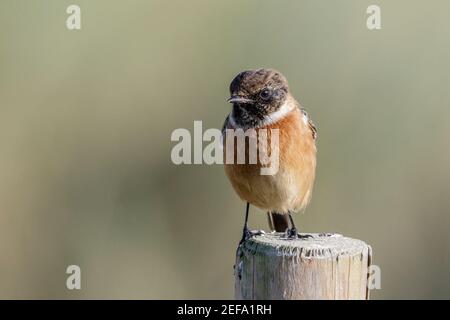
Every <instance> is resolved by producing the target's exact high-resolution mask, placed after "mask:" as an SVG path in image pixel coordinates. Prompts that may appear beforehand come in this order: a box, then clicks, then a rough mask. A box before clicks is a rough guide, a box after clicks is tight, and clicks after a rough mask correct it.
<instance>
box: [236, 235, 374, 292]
mask: <svg viewBox="0 0 450 320" xmlns="http://www.w3.org/2000/svg"><path fill="white" fill-rule="evenodd" d="M310 235H311V238H307V239H295V240H290V239H287V238H286V237H285V236H284V234H282V233H268V234H263V235H258V236H255V237H252V238H250V239H248V240H247V241H245V242H244V243H243V244H242V245H241V246H240V247H239V248H238V250H237V256H236V264H235V298H236V299H332V300H339V299H369V290H368V286H367V277H368V271H369V270H368V268H369V266H370V263H371V256H372V249H371V247H370V246H369V245H367V244H366V243H365V242H363V241H361V240H356V239H351V238H347V237H344V236H342V235H340V234H310Z"/></svg>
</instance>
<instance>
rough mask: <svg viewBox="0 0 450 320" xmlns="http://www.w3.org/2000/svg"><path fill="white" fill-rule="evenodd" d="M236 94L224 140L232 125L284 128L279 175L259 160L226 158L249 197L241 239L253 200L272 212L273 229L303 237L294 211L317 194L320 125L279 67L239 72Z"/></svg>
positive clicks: (239, 188)
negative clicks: (269, 171) (268, 172)
mask: <svg viewBox="0 0 450 320" xmlns="http://www.w3.org/2000/svg"><path fill="white" fill-rule="evenodd" d="M230 94H231V97H230V98H229V99H228V102H230V103H232V105H233V108H232V111H231V113H230V114H229V115H228V117H227V118H226V120H225V123H224V125H223V129H222V139H223V141H224V145H225V144H226V132H227V131H230V129H232V130H236V129H242V130H248V129H254V130H253V131H254V132H256V134H257V135H259V133H260V131H261V129H266V130H273V129H278V133H279V134H278V136H279V144H278V146H279V149H278V152H279V159H278V160H279V169H278V171H277V172H276V173H275V174H274V175H262V174H261V171H260V168H261V166H262V164H261V163H260V162H259V161H258V162H257V163H256V164H255V163H254V164H249V163H247V162H246V163H244V164H239V163H225V164H224V166H225V172H226V175H227V176H228V179H229V180H230V182H231V185H232V186H233V188H234V190H235V191H236V193H237V194H238V195H239V197H240V198H241V199H242V200H244V201H246V202H247V207H246V212H245V223H244V230H243V237H242V240H241V242H242V241H244V240H245V239H247V238H248V237H250V236H251V233H250V231H249V229H248V227H247V222H248V212H249V206H250V204H252V205H254V206H256V207H258V208H260V209H262V210H264V211H266V212H267V213H268V220H269V226H270V229H271V230H272V231H276V232H286V233H287V236H288V237H289V238H301V237H302V236H300V235H299V233H298V231H297V229H296V227H295V224H294V221H293V219H292V216H291V213H293V212H296V211H300V210H303V209H305V207H306V206H307V205H308V202H309V201H310V199H311V193H312V189H313V184H314V178H315V169H316V144H315V140H316V135H317V130H316V127H315V126H314V124H313V122H312V121H311V119H310V118H309V116H308V114H307V113H306V111H305V110H304V109H303V108H302V107H301V106H300V104H299V103H298V102H297V101H296V100H295V98H294V97H293V96H292V95H291V93H290V91H289V87H288V82H287V80H286V78H285V77H284V76H283V75H282V74H281V73H280V72H278V71H276V70H274V69H258V70H248V71H243V72H241V73H239V74H238V75H237V76H236V77H235V78H234V79H233V81H232V82H231V84H230ZM256 139H258V137H257V138H256ZM257 146H259V144H258V145H257ZM224 149H225V148H224ZM224 154H226V151H225V152H224ZM247 158H248V151H247V150H246V159H247Z"/></svg>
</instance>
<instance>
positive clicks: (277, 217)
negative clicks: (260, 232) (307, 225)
mask: <svg viewBox="0 0 450 320" xmlns="http://www.w3.org/2000/svg"><path fill="white" fill-rule="evenodd" d="M267 218H268V220H269V228H270V230H272V231H276V232H285V231H286V229H288V228H290V227H289V225H290V223H289V215H287V214H281V213H275V212H268V213H267Z"/></svg>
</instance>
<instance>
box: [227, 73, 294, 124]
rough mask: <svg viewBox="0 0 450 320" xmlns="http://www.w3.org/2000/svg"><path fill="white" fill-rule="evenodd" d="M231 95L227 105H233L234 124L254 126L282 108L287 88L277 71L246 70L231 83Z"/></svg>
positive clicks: (286, 95)
mask: <svg viewBox="0 0 450 320" xmlns="http://www.w3.org/2000/svg"><path fill="white" fill-rule="evenodd" d="M230 95H231V97H230V98H229V99H228V102H230V103H232V104H233V114H234V118H235V121H238V122H241V124H247V125H248V126H255V125H257V124H258V122H261V121H263V120H264V119H265V118H266V117H268V116H270V115H271V114H272V113H274V112H276V111H278V110H279V109H280V108H281V107H282V105H283V104H284V103H285V101H286V99H287V97H288V95H289V86H288V82H287V80H286V78H285V77H284V76H283V75H282V74H281V73H280V72H279V71H277V70H274V69H258V70H247V71H243V72H241V73H239V74H238V75H237V76H236V77H235V78H234V79H233V81H232V82H231V84H230Z"/></svg>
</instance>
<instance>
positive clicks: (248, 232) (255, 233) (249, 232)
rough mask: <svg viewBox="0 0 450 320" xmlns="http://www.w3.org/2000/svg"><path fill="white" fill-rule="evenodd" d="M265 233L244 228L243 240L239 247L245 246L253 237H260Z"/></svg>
mask: <svg viewBox="0 0 450 320" xmlns="http://www.w3.org/2000/svg"><path fill="white" fill-rule="evenodd" d="M264 233H265V232H264V231H263V230H249V229H248V228H247V227H244V230H242V238H241V241H239V245H241V244H243V243H244V242H245V241H247V240H248V239H250V238H251V237H254V236H259V235H262V234H264Z"/></svg>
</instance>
